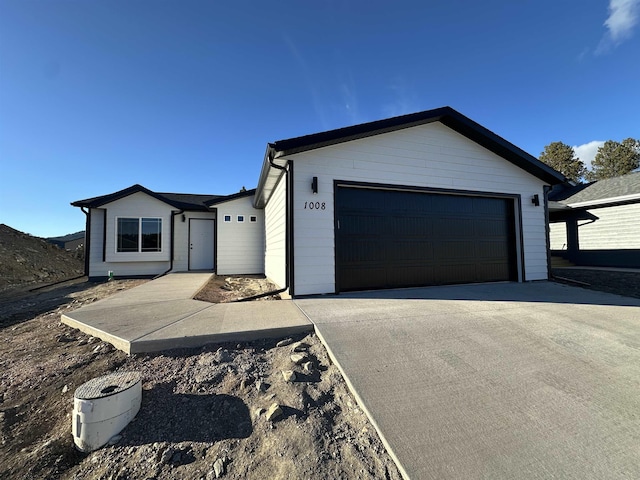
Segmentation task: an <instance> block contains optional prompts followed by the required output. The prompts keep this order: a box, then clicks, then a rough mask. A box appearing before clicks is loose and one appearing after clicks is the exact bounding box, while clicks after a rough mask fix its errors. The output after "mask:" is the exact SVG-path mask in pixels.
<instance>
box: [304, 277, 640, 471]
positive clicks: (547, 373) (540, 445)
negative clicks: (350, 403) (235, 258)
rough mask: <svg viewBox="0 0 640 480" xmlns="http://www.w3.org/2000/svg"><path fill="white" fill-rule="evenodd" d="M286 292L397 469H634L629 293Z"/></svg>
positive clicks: (634, 328)
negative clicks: (297, 295)
mask: <svg viewBox="0 0 640 480" xmlns="http://www.w3.org/2000/svg"><path fill="white" fill-rule="evenodd" d="M296 303H297V305H298V306H299V307H300V308H301V309H302V310H303V311H304V312H305V313H306V314H307V316H308V317H309V318H310V319H311V320H312V321H313V323H314V324H315V325H316V329H317V331H318V333H319V334H320V335H321V337H322V338H323V340H324V342H325V344H326V345H327V346H328V347H329V350H330V353H331V355H332V357H333V358H334V361H335V362H336V363H337V364H338V365H339V367H340V368H341V370H342V371H343V373H344V375H345V377H346V378H347V381H348V383H349V384H350V386H351V388H352V390H354V392H355V393H356V396H357V397H358V400H359V402H360V403H361V405H363V407H364V408H365V410H366V411H367V413H368V415H369V417H370V418H371V419H372V421H373V423H374V425H376V428H377V429H378V431H379V432H380V433H381V436H382V437H383V440H384V441H385V443H386V444H387V446H388V448H389V450H390V451H391V453H392V455H394V456H395V458H396V460H397V462H398V464H399V466H400V468H401V470H402V471H403V474H404V475H405V476H406V477H409V478H412V479H431V478H433V479H445V478H456V479H462V478H464V479H469V478H487V479H506V478H509V479H515V478H517V479H521V478H536V479H547V478H562V479H582V480H584V479H603V478H607V479H615V478H640V308H638V307H640V300H634V299H630V298H626V297H620V296H616V295H610V294H605V293H599V292H594V291H588V290H584V289H580V288H575V287H569V286H565V285H559V284H555V283H547V282H541V283H530V284H516V283H505V284H490V285H467V286H453V287H432V288H424V289H410V290H397V291H382V292H367V293H358V294H351V295H340V296H331V297H319V298H308V299H302V300H296Z"/></svg>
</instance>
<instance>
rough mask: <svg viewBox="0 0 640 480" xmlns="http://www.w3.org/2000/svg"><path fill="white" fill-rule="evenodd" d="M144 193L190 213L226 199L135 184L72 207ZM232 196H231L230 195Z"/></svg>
mask: <svg viewBox="0 0 640 480" xmlns="http://www.w3.org/2000/svg"><path fill="white" fill-rule="evenodd" d="M138 192H141V193H145V194H147V195H149V196H151V197H153V198H156V199H158V200H160V201H161V202H164V203H166V204H168V205H171V206H172V207H175V208H177V209H180V210H190V211H205V212H206V211H209V205H208V204H207V202H211V201H213V202H215V201H216V200H218V199H221V198H227V197H226V196H224V195H195V194H190V193H157V192H153V191H151V190H149V189H148V188H145V187H143V186H142V185H139V184H135V185H132V186H130V187H128V188H125V189H123V190H119V191H117V192H114V193H110V194H108V195H101V196H99V197H92V198H87V199H85V200H78V201H76V202H72V203H71V205H73V206H74V207H87V208H99V207H101V206H103V205H106V204H108V203H111V202H114V201H116V200H120V199H121V198H124V197H128V196H129V195H133V194H134V193H138ZM230 196H232V195H230Z"/></svg>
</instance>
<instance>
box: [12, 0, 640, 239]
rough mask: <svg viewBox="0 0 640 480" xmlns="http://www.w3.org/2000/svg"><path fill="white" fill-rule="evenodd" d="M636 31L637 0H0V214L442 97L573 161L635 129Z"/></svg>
mask: <svg viewBox="0 0 640 480" xmlns="http://www.w3.org/2000/svg"><path fill="white" fill-rule="evenodd" d="M638 30H640V0H602V1H590V2H584V1H559V0H553V1H544V0H537V1H517V2H514V1H497V0H486V1H484V2H473V1H469V0H467V1H456V0H449V1H446V2H436V1H417V2H411V1H402V0H398V1H396V2H388V1H377V0H369V1H366V2H365V1H337V0H336V1H332V0H329V1H321V0H319V1H315V2H311V1H300V0H297V1H279V2H264V1H253V2H252V1H242V0H235V1H233V2H231V1H229V2H222V1H213V0H212V1H192V0H187V1H177V0H176V1H166V0H145V1H138V0H127V1H118V0H110V1H91V0H76V1H69V0H65V1H61V0H47V1H33V0H0V223H6V224H8V225H10V226H12V227H14V228H17V229H19V230H22V231H25V232H28V233H31V234H33V235H38V236H55V235H63V234H66V233H70V232H74V231H77V230H82V229H83V228H84V215H83V214H82V213H81V211H80V210H79V209H77V208H73V207H71V206H70V205H69V203H70V202H72V201H74V200H79V199H83V198H87V197H92V196H96V195H102V194H106V193H111V192H113V191H116V190H119V189H122V188H125V187H128V186H130V185H132V184H135V183H140V184H142V185H144V186H146V187H147V188H150V189H152V190H155V191H159V192H186V193H211V194H226V193H234V192H236V191H238V190H239V189H240V188H241V187H242V186H246V187H247V188H253V187H255V186H256V183H257V180H258V174H259V171H260V166H261V162H262V158H263V155H264V150H265V146H266V143H267V142H270V141H275V140H281V139H285V138H291V137H295V136H299V135H304V134H308V133H315V132H319V131H323V130H328V129H332V128H339V127H343V126H347V125H352V124H356V123H362V122H367V121H371V120H377V119H381V118H386V117H390V116H395V115H401V114H405V113H411V112H416V111H421V110H428V109H432V108H437V107H440V106H444V105H449V106H451V107H453V108H455V109H456V110H458V111H460V112H461V113H463V114H465V115H467V116H468V117H470V118H472V119H473V120H475V121H477V122H479V123H480V124H482V125H484V126H485V127H487V128H489V129H490V130H492V131H494V132H495V133H497V134H498V135H500V136H502V137H504V138H506V139H507V140H509V141H511V142H512V143H515V144H516V145H518V146H519V147H521V148H523V149H524V150H526V151H527V152H529V153H531V154H532V155H535V156H538V155H539V154H540V152H541V151H542V149H543V148H544V146H545V145H546V144H548V143H550V142H552V141H563V142H565V143H568V144H569V145H572V146H576V147H579V148H578V149H577V150H578V152H579V153H580V154H581V155H582V156H583V157H584V159H586V160H587V161H588V160H589V159H590V158H589V157H590V156H593V155H594V154H595V148H597V145H598V144H599V143H598V142H602V141H604V140H609V139H613V140H622V139H624V138H627V137H634V138H638V137H640V87H639V86H640V32H639V31H638ZM594 142H595V143H594Z"/></svg>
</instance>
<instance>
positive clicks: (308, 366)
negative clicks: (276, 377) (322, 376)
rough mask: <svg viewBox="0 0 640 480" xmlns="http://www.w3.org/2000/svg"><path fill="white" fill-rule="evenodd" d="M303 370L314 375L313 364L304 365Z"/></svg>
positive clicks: (306, 363)
mask: <svg viewBox="0 0 640 480" xmlns="http://www.w3.org/2000/svg"><path fill="white" fill-rule="evenodd" d="M302 369H303V370H304V371H305V373H313V362H305V363H303V364H302Z"/></svg>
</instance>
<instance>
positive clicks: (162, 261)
mask: <svg viewBox="0 0 640 480" xmlns="http://www.w3.org/2000/svg"><path fill="white" fill-rule="evenodd" d="M105 212H106V222H105V221H104V215H105ZM119 217H130V218H141V217H145V218H161V219H162V246H161V248H162V251H161V252H145V253H134V252H126V253H122V252H120V253H119V252H116V219H117V218H119ZM170 222H171V207H170V206H169V205H167V204H166V203H164V202H161V201H159V200H157V199H155V198H153V197H150V196H149V195H146V194H144V193H142V192H138V193H134V194H133V195H129V196H128V197H125V198H121V199H119V200H115V201H113V202H111V203H108V204H106V205H104V206H103V207H102V208H99V209H92V210H91V251H90V256H89V276H90V277H106V276H107V275H108V272H109V271H112V272H113V274H114V276H115V277H118V276H121V277H127V276H137V275H141V276H142V275H145V276H147V275H157V274H160V273H163V272H165V271H166V270H167V269H168V268H169V265H170V262H169V261H170V258H171V256H170V255H171V223H170ZM105 225H106V228H107V231H106V237H105V236H104V226H105ZM103 239H104V245H105V252H104V258H105V261H102V259H103V252H102V246H103Z"/></svg>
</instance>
